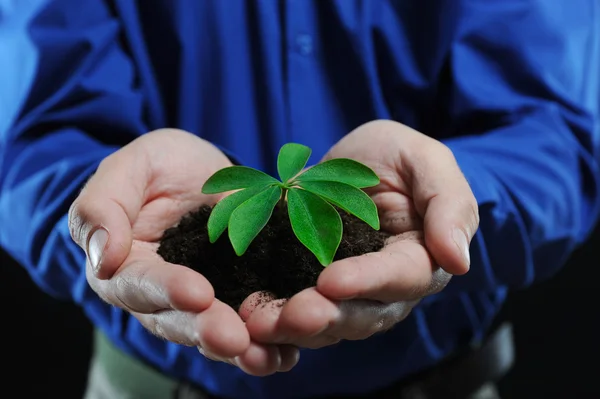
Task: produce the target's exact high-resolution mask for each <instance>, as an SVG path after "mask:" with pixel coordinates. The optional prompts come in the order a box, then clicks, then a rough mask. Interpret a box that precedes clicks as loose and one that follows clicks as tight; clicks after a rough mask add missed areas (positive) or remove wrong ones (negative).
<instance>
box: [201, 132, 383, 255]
mask: <svg viewBox="0 0 600 399" xmlns="http://www.w3.org/2000/svg"><path fill="white" fill-rule="evenodd" d="M311 152H312V150H311V149H310V148H308V147H306V146H304V145H301V144H296V143H288V144H285V145H284V146H283V147H281V150H280V151H279V156H278V158H277V171H278V173H279V178H280V179H281V180H277V179H275V178H274V177H271V176H269V175H267V174H265V173H263V172H261V171H259V170H256V169H252V168H249V167H246V166H232V167H228V168H224V169H221V170H219V171H217V172H216V173H215V174H213V175H212V176H211V177H210V178H209V179H208V180H207V181H206V183H205V184H204V186H203V187H202V192H203V193H204V194H217V193H223V192H227V191H232V190H239V191H237V192H235V193H233V194H230V195H228V196H227V197H225V198H223V199H222V200H221V201H219V202H218V203H217V204H216V205H215V207H214V208H213V210H212V212H211V214H210V217H209V219H208V236H209V240H210V242H211V243H214V242H215V241H217V239H218V238H219V237H220V236H221V234H223V232H224V231H225V230H228V232H229V239H230V241H231V244H232V246H233V249H234V250H235V253H236V254H237V255H238V256H242V255H243V254H244V253H245V252H246V250H247V249H248V247H249V246H250V243H251V242H252V241H253V240H254V239H255V238H256V236H257V235H258V233H260V231H261V230H262V229H263V228H264V227H265V226H266V224H267V222H268V221H269V219H270V218H271V215H272V214H273V210H274V209H275V207H276V206H277V203H278V202H279V203H280V205H281V209H284V205H285V200H286V198H287V210H288V215H289V218H290V222H291V225H292V229H293V231H294V234H295V235H296V237H297V238H298V239H299V240H300V242H301V243H302V244H303V245H304V246H306V248H308V249H309V250H310V251H311V252H312V253H313V254H314V255H315V256H316V257H317V259H318V260H319V262H320V263H321V264H322V265H323V266H327V265H329V264H330V263H331V262H332V261H333V258H334V256H335V253H336V251H337V249H338V246H339V245H340V242H341V239H342V229H343V227H342V219H341V217H340V215H339V214H338V212H337V211H336V209H335V208H334V207H333V206H332V204H333V205H336V206H338V207H339V208H341V209H343V210H345V211H346V212H348V213H350V214H352V215H354V216H356V217H357V218H359V219H361V220H363V221H364V222H366V223H367V224H368V225H369V226H371V227H372V228H373V229H375V230H379V216H378V214H377V207H376V206H375V203H374V202H373V201H372V200H371V198H370V197H369V196H368V195H367V194H366V193H365V192H364V191H363V190H361V189H363V188H366V187H372V186H376V185H377V184H379V178H378V177H377V175H376V174H375V172H373V171H372V170H371V169H369V168H368V167H367V166H365V165H363V164H361V163H359V162H356V161H353V160H351V159H346V158H336V159H331V160H329V161H326V162H323V163H320V164H317V165H315V166H313V167H312V168H310V169H308V170H306V171H304V172H302V173H300V172H301V171H302V169H303V168H304V167H305V166H306V163H307V162H308V159H309V158H310V155H311Z"/></svg>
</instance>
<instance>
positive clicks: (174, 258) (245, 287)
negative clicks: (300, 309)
mask: <svg viewBox="0 0 600 399" xmlns="http://www.w3.org/2000/svg"><path fill="white" fill-rule="evenodd" d="M210 212H211V208H210V207H209V206H203V207H201V208H200V209H199V210H198V211H196V212H193V213H191V214H189V215H187V216H185V217H184V218H182V219H181V221H180V223H179V225H177V226H176V227H172V228H170V229H168V230H166V231H165V233H164V235H163V237H162V239H161V242H160V246H159V249H158V254H159V255H160V256H162V258H163V259H165V260H166V261H168V262H171V263H175V264H180V265H184V266H187V267H189V268H191V269H193V270H195V271H197V272H198V273H200V274H202V275H203V276H204V277H206V278H207V279H208V281H210V283H211V284H212V285H213V287H214V290H215V296H216V297H217V298H218V299H219V300H221V301H222V302H225V303H227V304H228V305H230V306H231V307H233V308H234V309H238V308H239V306H240V305H241V303H242V302H243V301H244V299H246V297H248V295H250V294H252V293H254V292H257V291H270V292H272V293H273V294H274V295H276V296H277V298H290V297H291V296H293V295H294V294H296V293H298V292H300V291H302V290H304V289H306V288H309V287H314V286H315V285H316V282H317V278H318V277H319V274H320V273H321V272H322V271H323V266H321V264H320V263H319V262H318V261H317V259H316V257H315V256H314V255H313V254H312V253H311V252H310V251H309V250H308V249H307V248H306V247H305V246H304V245H302V243H300V241H298V239H297V238H296V236H295V235H294V232H293V230H292V227H291V224H290V221H289V218H288V216H287V211H286V210H283V211H282V210H280V209H279V208H276V209H275V212H274V213H273V216H272V217H271V219H270V220H269V223H268V224H267V225H266V226H265V228H264V229H263V230H262V231H261V232H260V233H259V235H258V236H257V237H256V238H255V239H254V241H253V242H252V243H251V244H250V247H249V248H248V250H247V251H246V253H245V254H244V255H243V256H241V257H238V256H237V255H236V254H235V252H234V250H233V247H232V246H231V243H230V241H229V237H228V236H227V232H225V233H223V235H221V237H220V238H219V240H217V242H215V243H214V244H211V243H210V242H209V240H208V231H207V227H206V224H207V221H208V217H209V216H210ZM340 215H341V216H342V221H343V226H344V233H343V236H342V242H341V244H340V246H339V248H338V251H337V253H336V256H335V260H339V259H344V258H348V257H351V256H357V255H362V254H364V253H368V252H376V251H378V250H380V249H381V248H382V247H383V244H384V241H385V240H386V239H387V238H388V237H389V234H387V233H385V232H383V231H376V230H373V229H372V228H371V227H370V226H369V225H367V224H366V223H364V222H363V221H361V220H360V219H357V218H356V217H354V216H352V215H349V214H348V213H346V212H344V211H341V212H340Z"/></svg>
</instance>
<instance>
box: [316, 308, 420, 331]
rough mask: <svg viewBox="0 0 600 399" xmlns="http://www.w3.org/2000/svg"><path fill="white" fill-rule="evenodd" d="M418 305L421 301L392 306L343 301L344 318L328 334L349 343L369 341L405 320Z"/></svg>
mask: <svg viewBox="0 0 600 399" xmlns="http://www.w3.org/2000/svg"><path fill="white" fill-rule="evenodd" d="M417 303H419V300H415V301H406V302H395V303H391V304H383V303H380V302H376V301H371V300H364V299H353V300H349V301H342V302H341V303H340V310H341V312H342V317H341V318H340V320H338V321H337V322H336V323H333V324H331V325H330V326H329V328H328V329H327V331H326V333H327V334H329V335H330V336H333V337H338V338H340V339H344V340H349V341H356V340H363V339H367V338H369V337H371V336H372V335H374V334H377V333H380V332H384V331H387V330H389V329H390V328H392V327H393V326H394V325H396V324H397V323H399V322H400V321H402V320H404V319H405V318H406V317H407V316H408V315H409V314H410V312H411V310H412V309H413V307H415V306H416V305H417Z"/></svg>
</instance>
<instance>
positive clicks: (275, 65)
mask: <svg viewBox="0 0 600 399" xmlns="http://www.w3.org/2000/svg"><path fill="white" fill-rule="evenodd" d="M457 4H458V2H447V1H427V2H419V1H405V0H398V1H391V0H390V1H386V0H364V1H360V0H340V1H323V0H288V1H275V0H262V1H261V0H248V1H243V0H219V1H198V0H177V1H175V0H153V1H146V0H139V1H136V2H134V1H115V2H114V12H115V15H116V16H117V18H118V19H119V21H120V22H121V23H122V29H123V44H124V47H125V49H126V51H127V52H128V54H129V55H130V56H131V57H132V59H133V60H134V63H135V66H136V70H137V73H138V75H139V76H138V79H139V81H140V85H141V86H142V88H143V90H144V92H145V95H146V98H147V101H146V114H147V124H148V126H149V127H150V128H152V129H156V128H161V127H167V126H169V127H177V128H181V129H185V130H187V131H190V132H192V133H195V134H197V135H199V136H201V137H203V138H205V139H207V140H209V141H211V142H213V143H215V144H218V145H220V146H221V147H223V148H226V149H227V150H229V151H230V152H231V153H233V154H235V155H236V157H238V160H239V161H241V162H243V163H244V164H246V165H249V166H252V167H257V168H260V169H263V170H264V171H266V172H271V173H272V172H274V171H275V161H276V154H277V150H278V149H279V147H280V146H281V145H283V144H284V143H287V142H298V143H302V144H306V145H309V146H310V147H312V148H313V157H312V158H311V161H310V162H311V163H315V162H317V161H318V160H319V159H320V157H321V156H322V155H324V153H325V152H326V151H327V150H328V149H329V148H330V147H331V146H332V145H333V144H334V143H335V142H336V141H337V140H339V139H340V138H341V137H342V136H343V135H345V134H347V133H349V132H350V131H351V130H352V129H354V128H356V127H358V126H359V125H361V124H363V123H365V122H368V121H371V120H374V119H380V118H383V119H394V120H396V121H399V122H402V123H404V124H407V125H409V126H411V127H413V128H415V129H417V130H419V131H421V132H424V133H426V134H429V135H431V136H433V137H436V138H442V137H447V136H450V135H452V134H454V131H453V129H452V126H451V125H450V124H448V123H447V122H448V120H447V117H446V112H445V111H444V110H445V109H447V108H448V107H449V106H450V104H449V99H450V98H451V96H452V93H451V85H450V82H449V79H450V72H449V68H450V66H449V65H450V64H449V53H450V49H451V46H452V40H453V34H454V31H455V27H456V24H457V23H458V20H457V14H458V13H457V11H456V8H457V7H458V5H457ZM501 297H502V295H500V294H498V295H496V294H484V293H481V294H473V295H467V294H464V295H462V296H460V297H454V298H446V299H444V300H438V301H436V300H434V299H430V300H426V301H424V303H423V304H422V305H421V306H420V307H418V308H417V309H415V311H414V312H413V314H412V315H411V316H410V317H409V318H407V319H406V320H405V321H403V322H402V323H401V324H400V325H398V326H396V327H395V328H394V329H393V330H391V331H389V332H387V333H385V334H380V335H377V336H374V337H372V338H370V339H368V340H364V341H357V342H342V343H340V344H339V345H336V346H333V347H329V348H325V349H320V350H317V351H311V350H304V351H302V355H301V361H300V363H299V364H298V366H297V367H296V368H295V369H294V370H293V371H292V372H289V373H279V374H276V375H273V376H270V377H266V378H255V377H250V376H248V375H245V374H244V373H243V372H242V371H240V370H237V369H234V368H232V367H230V366H228V365H224V364H220V363H216V362H211V361H207V360H205V359H204V358H202V357H201V356H200V355H199V354H196V356H193V360H192V361H190V363H185V362H179V363H175V364H173V368H174V371H173V373H174V374H178V375H185V376H187V377H188V378H193V379H194V380H195V381H196V382H197V383H198V384H200V385H203V386H205V387H207V388H209V389H210V390H211V391H212V392H215V393H218V394H221V395H224V396H227V397H235V398H250V397H252V398H292V397H310V396H311V395H325V394H328V393H332V392H336V393H343V392H348V393H349V392H352V393H361V392H367V391H370V390H373V389H376V388H379V387H383V386H386V385H388V384H391V383H392V382H394V381H396V380H398V379H399V378H401V377H403V376H406V375H407V374H410V373H412V372H414V371H417V370H419V369H422V368H424V367H427V366H430V365H431V364H433V363H434V362H435V361H436V360H438V359H439V358H440V357H442V356H444V355H445V354H448V353H449V352H451V351H452V350H453V349H455V348H456V347H457V345H461V344H466V343H468V342H469V341H470V340H472V339H473V338H475V337H477V336H479V334H480V333H481V330H482V329H483V328H484V327H485V325H486V324H487V323H489V322H490V320H491V318H492V317H493V314H494V312H495V311H496V310H497V309H498V307H499V305H500V302H501ZM148 339H149V340H152V339H155V338H154V337H151V336H148ZM193 351H195V349H194V348H190V353H191V352H193ZM184 368H185V369H187V370H194V372H195V374H194V375H193V376H190V373H188V372H186V371H184ZM282 392H286V393H285V394H282ZM282 395H283V396H282Z"/></svg>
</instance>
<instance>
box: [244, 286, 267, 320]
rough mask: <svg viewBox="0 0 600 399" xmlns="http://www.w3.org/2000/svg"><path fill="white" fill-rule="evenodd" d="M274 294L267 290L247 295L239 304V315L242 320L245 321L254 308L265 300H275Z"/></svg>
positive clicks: (265, 301)
mask: <svg viewBox="0 0 600 399" xmlns="http://www.w3.org/2000/svg"><path fill="white" fill-rule="evenodd" d="M275 299H276V298H275V295H273V294H272V293H270V292H267V291H260V292H255V293H253V294H251V295H249V296H248V298H246V299H245V300H244V302H242V304H241V305H240V310H239V315H240V317H241V318H242V320H244V321H246V320H248V319H249V318H250V315H251V314H252V312H254V310H255V309H256V308H258V307H260V306H262V305H264V304H266V303H267V302H271V301H273V300H275Z"/></svg>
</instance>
